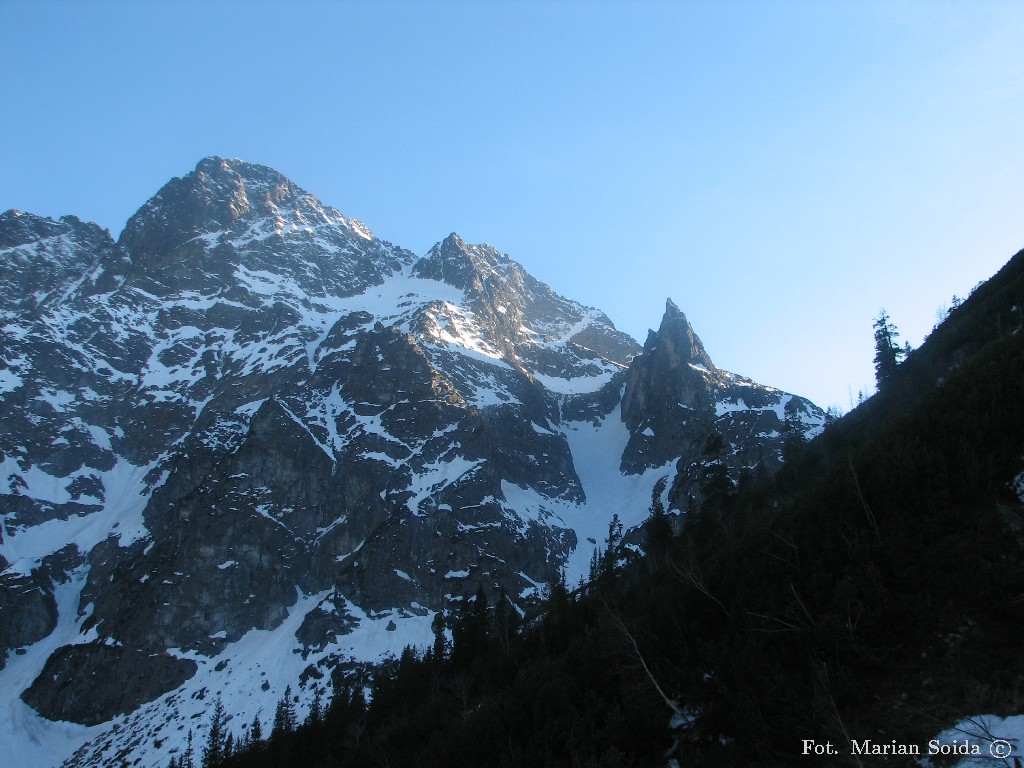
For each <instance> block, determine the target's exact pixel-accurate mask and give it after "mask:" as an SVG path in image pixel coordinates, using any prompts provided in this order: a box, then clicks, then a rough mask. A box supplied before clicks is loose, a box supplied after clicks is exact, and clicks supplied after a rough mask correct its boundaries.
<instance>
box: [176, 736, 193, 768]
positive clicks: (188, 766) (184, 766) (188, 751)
mask: <svg viewBox="0 0 1024 768" xmlns="http://www.w3.org/2000/svg"><path fill="white" fill-rule="evenodd" d="M178 765H179V766H180V768H196V765H195V762H193V760H192V729H191V728H189V731H188V745H187V746H186V747H185V754H184V755H182V756H181V760H179V761H178Z"/></svg>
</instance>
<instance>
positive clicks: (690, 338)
mask: <svg viewBox="0 0 1024 768" xmlns="http://www.w3.org/2000/svg"><path fill="white" fill-rule="evenodd" d="M655 348H660V349H661V350H662V352H663V353H664V354H665V355H667V356H668V357H669V358H670V359H672V360H673V366H675V365H679V364H687V363H689V364H692V365H702V366H704V367H705V368H707V369H708V370H709V371H713V370H715V364H714V363H712V362H711V358H710V356H708V353H707V352H706V351H705V349H704V344H703V342H701V340H700V337H699V336H697V334H696V333H695V332H694V330H693V326H692V325H690V321H689V320H687V319H686V315H685V314H684V313H683V311H682V310H681V309H679V307H678V306H677V305H676V303H675V302H674V301H672V299H667V300H666V301H665V314H664V315H663V316H662V318H661V326H660V327H659V328H658V332H657V333H656V334H651V335H650V336H648V338H647V342H646V343H645V344H644V349H645V350H651V351H653V350H654V349H655Z"/></svg>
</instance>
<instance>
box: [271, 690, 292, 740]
mask: <svg viewBox="0 0 1024 768" xmlns="http://www.w3.org/2000/svg"><path fill="white" fill-rule="evenodd" d="M294 730H295V705H294V704H293V703H292V687H291V686H290V685H289V686H287V687H286V688H285V689H284V696H283V697H282V698H281V700H280V701H279V702H277V709H276V710H275V711H274V727H273V729H272V730H271V732H270V737H271V738H276V737H278V736H281V735H282V734H285V733H291V732H292V731H294Z"/></svg>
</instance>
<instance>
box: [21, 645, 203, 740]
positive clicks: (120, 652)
mask: <svg viewBox="0 0 1024 768" xmlns="http://www.w3.org/2000/svg"><path fill="white" fill-rule="evenodd" d="M195 671H196V663H195V662H194V661H189V660H188V659H176V658H174V657H173V656H170V655H168V654H165V653H163V654H150V653H145V652H142V651H138V650H133V649H130V648H123V647H111V646H108V645H97V644H86V645H66V646H64V647H62V648H58V649H57V650H56V651H54V653H53V655H52V656H50V658H49V659H48V660H47V662H46V666H45V667H43V671H42V672H41V673H40V674H39V677H37V678H36V680H35V682H34V683H32V685H31V686H30V687H29V688H27V689H26V690H25V692H24V693H23V694H22V699H24V701H25V703H26V704H28V705H29V706H31V707H33V708H34V709H35V710H36V711H37V712H39V714H41V715H43V717H48V718H49V719H51V720H66V721H68V722H71V723H79V724H81V725H98V724H99V723H104V722H106V721H107V720H112V719H113V718H115V717H117V716H118V715H123V714H125V713H126V712H131V711H133V710H135V709H137V708H138V707H139V706H140V705H141V704H144V703H145V702H147V701H152V700H153V699H155V698H156V697H157V696H160V695H161V694H163V693H166V692H167V691H169V690H172V689H174V688H177V687H178V686H179V685H181V684H182V683H183V682H185V681H186V680H188V679H189V678H190V677H192V675H194V674H195Z"/></svg>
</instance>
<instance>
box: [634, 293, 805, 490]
mask: <svg viewBox="0 0 1024 768" xmlns="http://www.w3.org/2000/svg"><path fill="white" fill-rule="evenodd" d="M622 419H623V421H624V422H625V423H626V425H627V426H628V427H629V431H630V440H629V444H628V445H627V446H626V450H625V451H624V453H623V456H622V468H623V471H626V472H631V473H636V472H640V471H642V470H644V469H645V468H648V467H652V466H661V465H663V464H665V463H666V462H674V463H675V465H676V473H675V478H674V480H673V485H672V487H671V489H670V499H671V501H672V502H673V506H675V507H676V508H683V509H685V508H687V507H688V506H690V505H691V503H696V502H699V501H700V498H701V495H702V492H701V482H702V477H703V473H702V471H701V470H702V467H704V466H705V465H707V464H709V463H712V462H720V463H722V464H723V465H724V466H725V467H726V468H727V469H728V471H729V473H730V477H731V479H732V481H733V482H736V481H737V480H738V478H739V475H740V473H741V472H742V471H743V470H748V471H758V470H760V471H765V472H770V471H773V470H775V469H776V468H778V466H779V465H780V464H781V463H782V447H783V442H784V440H785V437H786V433H787V430H791V431H792V432H793V433H794V434H796V435H797V436H798V439H808V438H810V437H813V436H814V435H815V434H817V433H818V432H819V431H820V430H821V428H822V426H823V424H824V413H823V412H822V411H821V409H820V408H818V407H817V406H815V405H814V404H813V403H811V402H810V401H808V400H806V399H805V398H802V397H797V396H795V395H790V394H788V393H786V392H782V391H780V390H777V389H774V388H772V387H766V386H763V385H760V384H757V383H756V382H753V381H751V380H750V379H746V378H743V377H741V376H737V375H735V374H732V373H728V372H726V371H722V370H719V369H718V368H716V367H715V365H714V363H712V362H711V358H710V357H709V356H708V354H707V352H706V351H705V349H704V345H703V344H702V343H701V340H700V338H698V336H697V334H696V333H695V332H694V330H693V327H692V326H691V325H690V323H689V322H688V321H687V319H686V315H684V314H683V313H682V312H681V311H680V310H679V308H678V307H677V306H676V305H675V304H674V303H673V302H672V300H671V299H669V300H668V302H667V304H666V307H665V315H664V317H663V319H662V321H661V326H660V328H659V329H658V331H657V332H654V331H652V332H651V333H650V334H649V335H648V337H647V341H646V343H645V344H644V350H643V353H642V354H640V355H638V356H637V357H636V358H634V360H633V362H632V364H631V365H630V368H629V374H628V376H627V378H626V386H625V389H624V391H623V395H622Z"/></svg>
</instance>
